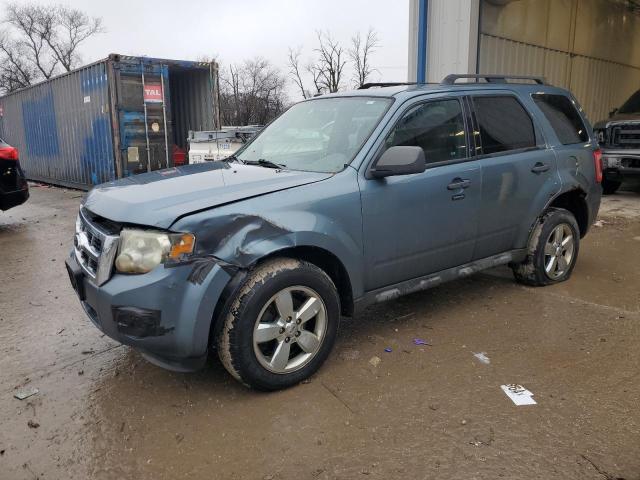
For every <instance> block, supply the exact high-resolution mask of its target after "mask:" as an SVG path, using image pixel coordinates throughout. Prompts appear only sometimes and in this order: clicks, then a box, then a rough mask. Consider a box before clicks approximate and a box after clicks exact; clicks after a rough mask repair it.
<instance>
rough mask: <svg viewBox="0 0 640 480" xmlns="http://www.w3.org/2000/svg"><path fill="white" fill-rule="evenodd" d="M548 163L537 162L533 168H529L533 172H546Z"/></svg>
mask: <svg viewBox="0 0 640 480" xmlns="http://www.w3.org/2000/svg"><path fill="white" fill-rule="evenodd" d="M549 168H551V167H549V165H547V164H546V163H541V162H537V163H536V164H535V165H534V166H533V168H532V169H531V171H532V172H533V173H542V172H546V171H547V170H549Z"/></svg>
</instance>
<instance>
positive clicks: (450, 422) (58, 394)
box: [0, 187, 640, 480]
mask: <svg viewBox="0 0 640 480" xmlns="http://www.w3.org/2000/svg"><path fill="white" fill-rule="evenodd" d="M31 191H32V198H31V199H30V200H29V202H28V203H27V204H26V205H24V206H21V207H18V208H16V209H14V210H11V211H9V212H5V213H0V252H1V253H2V263H1V265H0V279H1V281H0V425H1V428H0V479H2V480H19V479H36V478H38V479H70V478H75V479H89V478H91V479H154V480H156V479H171V480H173V479H178V478H189V479H201V478H202V479H204V478H206V479H213V478H215V479H258V480H264V479H272V480H276V479H315V478H317V479H354V478H370V479H390V478H408V479H422V478H456V479H458V478H465V479H474V478H478V479H480V478H482V479H495V478H499V477H503V478H508V479H515V478H518V479H520V478H522V479H532V478H544V479H619V478H623V479H627V480H630V479H640V410H639V408H640V402H639V400H638V399H639V398H640V378H639V367H640V268H638V267H639V266H640V194H638V193H625V192H622V193H619V194H616V195H614V196H612V197H607V198H606V199H605V200H604V203H603V209H602V216H601V219H602V222H600V223H598V225H599V226H597V227H595V228H593V230H592V232H591V233H590V234H589V235H588V236H587V237H586V239H585V240H584V241H583V243H582V246H581V251H580V258H579V260H578V264H577V267H576V269H575V271H574V274H573V277H572V278H571V280H570V281H568V282H566V283H564V284H561V285H558V286H554V287H547V288H528V287H524V286H521V285H519V284H517V283H515V282H514V281H513V280H512V278H511V275H510V272H509V271H508V270H507V269H497V270H494V271H490V272H487V273H484V274H480V275H477V276H474V277H471V278H468V279H465V280H462V281H458V282H455V283H450V284H447V285H443V286H441V287H438V288H436V289H434V290H431V291H427V292H423V293H417V294H414V295H411V296H408V297H405V298H401V299H398V300H396V301H393V302H390V303H387V304H383V305H378V306H376V307H374V308H371V309H370V310H368V311H366V312H365V313H364V314H363V315H361V316H360V317H358V318H355V319H353V320H349V321H344V322H343V324H342V327H341V332H340V335H339V339H338V342H337V345H336V348H335V350H334V352H333V354H332V356H331V357H330V359H329V360H328V362H327V363H326V364H325V365H324V367H323V368H322V369H321V370H320V372H319V373H318V374H316V375H315V376H314V377H313V378H312V379H311V381H309V382H308V383H304V384H301V385H299V386H297V387H295V388H292V389H289V390H287V391H283V392H277V393H271V394H264V393H257V392H254V391H250V390H247V389H246V388H244V387H242V386H241V385H239V384H238V383H236V382H235V381H234V380H232V379H231V377H230V376H229V375H228V374H227V373H226V372H225V371H224V369H223V368H222V367H221V366H220V364H219V363H218V361H217V360H212V361H211V362H210V365H209V366H208V368H206V369H205V370H204V371H202V372H199V373H195V374H176V373H171V372H167V371H164V370H161V369H159V368H157V367H154V366H153V365H150V364H149V363H147V362H146V361H145V360H143V359H142V358H141V357H140V355H138V354H137V353H136V352H134V351H132V350H131V349H130V348H128V347H124V346H120V345H118V344H116V343H115V342H113V341H111V340H110V339H108V338H106V337H103V336H102V335H101V334H100V332H99V331H98V330H96V329H95V328H94V327H93V326H92V325H91V323H90V322H89V320H88V319H87V318H85V315H84V313H83V312H82V311H81V308H80V306H79V304H78V301H77V299H76V296H75V293H74V292H73V291H72V289H71V287H70V286H69V283H68V280H67V276H66V273H65V270H64V264H63V261H64V258H65V256H66V255H67V252H68V249H69V246H70V242H71V238H72V234H73V228H74V220H75V216H76V212H77V209H78V204H79V202H80V199H81V193H79V192H75V191H70V190H66V191H65V190H61V189H54V188H46V187H33V188H32V190H31ZM415 338H421V339H425V340H428V341H429V342H430V343H431V346H418V345H415V344H414V342H413V339H415ZM385 348H391V349H392V351H391V352H385ZM480 352H484V353H485V354H486V356H487V357H488V358H489V360H490V363H489V364H485V363H482V362H480V361H479V360H478V359H476V358H475V357H474V353H480ZM375 357H377V358H379V359H380V361H379V363H378V364H377V366H374V365H372V363H376V361H375V360H374V361H373V362H371V360H372V359H374V358H375ZM510 383H517V384H522V385H523V386H525V387H526V388H527V389H529V390H530V391H532V392H533V393H534V399H535V400H536V401H537V405H532V406H515V405H514V404H513V403H512V401H511V400H510V399H509V398H508V397H507V396H506V395H505V394H504V393H503V391H502V390H501V388H500V386H501V385H504V384H510ZM33 387H35V388H38V389H39V393H38V394H36V395H34V396H32V397H30V398H27V399H25V400H18V399H16V398H14V394H15V393H16V392H17V391H22V390H25V389H29V388H33Z"/></svg>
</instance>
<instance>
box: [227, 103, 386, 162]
mask: <svg viewBox="0 0 640 480" xmlns="http://www.w3.org/2000/svg"><path fill="white" fill-rule="evenodd" d="M390 104H391V99H390V98H372V97H336V98H318V99H315V100H309V101H306V102H301V103H298V104H296V105H294V106H292V107H291V108H290V109H289V110H287V111H286V112H285V113H283V114H282V115H281V116H280V117H278V118H277V119H276V120H274V121H273V123H271V124H270V125H269V126H268V127H267V128H265V129H264V130H263V131H262V133H260V135H258V136H257V137H256V138H255V140H254V141H253V142H251V143H250V144H249V145H247V147H246V148H245V149H243V150H242V152H240V153H239V154H238V155H237V158H238V159H239V160H241V161H243V162H248V163H253V162H259V161H261V163H262V164H263V165H264V164H265V162H269V163H273V164H278V165H281V166H283V167H284V168H288V169H291V170H305V171H311V172H339V171H340V170H342V169H343V168H344V167H345V165H347V164H349V163H350V162H351V160H353V157H355V155H356V153H358V150H359V149H360V147H361V146H362V144H363V143H364V142H365V140H366V139H367V138H368V137H369V135H371V132H372V131H373V129H374V128H375V126H376V125H377V124H378V122H379V121H380V119H381V118H382V115H384V113H385V112H386V111H387V108H389V105H390Z"/></svg>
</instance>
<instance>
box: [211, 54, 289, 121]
mask: <svg viewBox="0 0 640 480" xmlns="http://www.w3.org/2000/svg"><path fill="white" fill-rule="evenodd" d="M285 85H286V78H285V76H284V75H283V74H282V72H281V71H280V70H278V69H277V68H275V67H274V66H273V65H271V63H270V62H269V61H268V60H265V59H264V58H260V57H257V58H254V59H252V60H246V61H245V62H243V63H242V64H241V65H230V66H229V68H228V69H227V70H223V71H222V72H221V74H220V88H221V92H220V102H221V105H220V113H221V116H222V122H223V123H224V124H227V125H250V124H265V123H267V122H269V121H270V120H271V119H273V118H274V117H276V116H277V115H279V114H280V113H281V112H282V111H283V110H284V109H285V108H286V104H287V98H286V95H285Z"/></svg>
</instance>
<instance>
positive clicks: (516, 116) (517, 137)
mask: <svg viewBox="0 0 640 480" xmlns="http://www.w3.org/2000/svg"><path fill="white" fill-rule="evenodd" d="M473 105H474V109H475V112H476V119H477V121H478V126H479V129H480V139H481V141H482V153H483V154H485V155H491V154H495V153H501V152H508V151H510V150H521V149H525V148H533V147H535V146H536V134H535V130H534V127H533V121H532V120H531V117H530V116H529V114H528V113H527V111H526V110H525V109H524V107H523V106H522V105H521V104H520V102H519V101H518V100H517V99H516V98H515V97H513V96H510V95H491V96H478V97H473Z"/></svg>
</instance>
